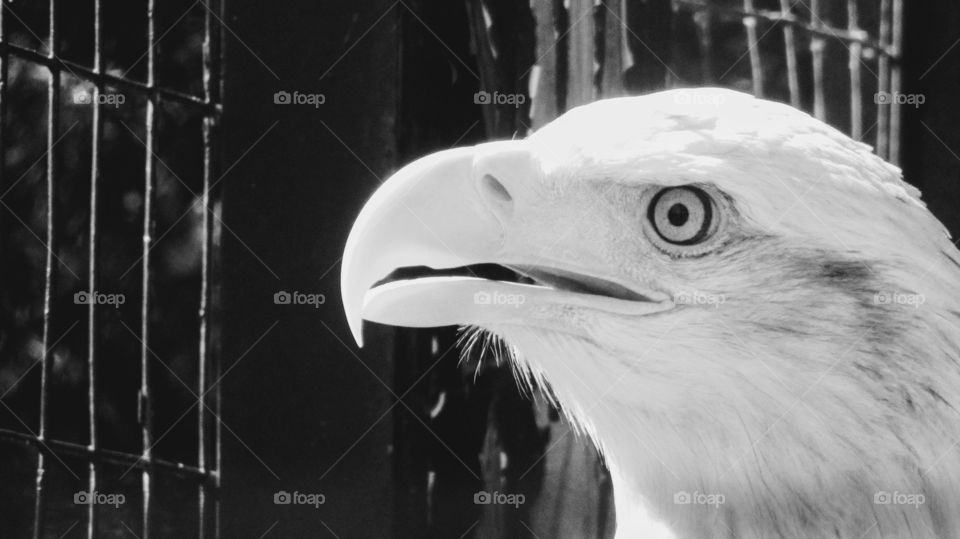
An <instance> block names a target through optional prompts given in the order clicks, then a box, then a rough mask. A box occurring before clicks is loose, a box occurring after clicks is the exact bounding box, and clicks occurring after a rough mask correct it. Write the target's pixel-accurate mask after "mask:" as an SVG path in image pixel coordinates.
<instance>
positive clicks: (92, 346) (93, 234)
mask: <svg viewBox="0 0 960 539" xmlns="http://www.w3.org/2000/svg"><path fill="white" fill-rule="evenodd" d="M100 1H101V0H94V3H93V70H94V71H95V72H97V73H100V72H101V71H102V70H103V18H102V12H101V10H100V7H101V6H100ZM101 91H102V86H101V83H99V82H97V83H95V84H94V86H93V99H92V100H91V102H92V103H93V106H92V115H93V117H92V120H91V129H90V132H91V136H90V223H89V224H90V232H89V236H90V237H89V240H88V242H89V250H88V255H87V256H88V257H89V260H88V268H87V290H90V291H94V290H96V289H97V271H98V267H97V255H98V248H97V247H98V242H97V213H98V203H97V200H98V196H97V195H98V193H97V190H98V188H99V184H100V151H101V142H102V141H101V140H100V138H101V129H102V124H103V118H102V117H101V115H100V107H99V106H98V105H97V104H98V103H99V99H100V92H101ZM87 415H88V418H89V427H88V436H89V448H90V452H91V453H96V451H97V448H98V447H99V444H98V440H97V309H96V305H94V303H93V302H90V304H88V305H87ZM87 465H88V469H87V474H88V478H87V492H96V491H97V464H96V462H95V461H93V460H91V461H90V462H88V463H87ZM96 533H97V505H96V504H93V503H91V504H90V505H88V506H87V537H88V538H90V539H92V538H93V537H95V536H96Z"/></svg>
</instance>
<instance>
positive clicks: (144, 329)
mask: <svg viewBox="0 0 960 539" xmlns="http://www.w3.org/2000/svg"><path fill="white" fill-rule="evenodd" d="M155 2H156V0H148V2H147V46H148V47H149V48H148V49H147V86H149V88H150V93H149V95H148V99H147V111H146V146H147V148H146V164H145V166H144V182H143V275H142V289H143V299H142V302H141V309H140V316H141V321H140V339H141V342H142V344H141V348H140V413H141V416H140V422H141V436H142V439H143V442H142V443H143V455H142V458H143V461H144V463H146V466H144V468H143V485H142V486H143V535H142V537H143V539H149V537H150V521H151V516H152V515H151V495H152V485H151V479H152V478H151V475H152V471H153V460H152V458H153V404H152V402H151V396H150V362H149V358H150V348H149V343H150V289H151V287H150V248H151V247H152V244H153V187H154V181H155V178H154V174H155V170H156V168H155V163H154V158H153V156H154V154H155V153H156V152H155V146H156V134H155V133H154V124H155V122H156V115H157V111H156V108H157V100H158V99H159V96H158V94H157V92H156V91H154V90H155V86H154V85H155V84H156V26H157V21H156V16H155V11H154V8H155Z"/></svg>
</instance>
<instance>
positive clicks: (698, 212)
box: [647, 185, 715, 245]
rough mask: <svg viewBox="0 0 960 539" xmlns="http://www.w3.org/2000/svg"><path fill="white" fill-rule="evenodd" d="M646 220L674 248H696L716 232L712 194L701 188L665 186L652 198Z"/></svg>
mask: <svg viewBox="0 0 960 539" xmlns="http://www.w3.org/2000/svg"><path fill="white" fill-rule="evenodd" d="M647 219H648V220H649V221H650V224H651V225H652V226H653V230H654V232H656V234H657V236H659V237H660V239H662V240H663V241H665V242H667V243H670V244H672V245H696V244H698V243H701V242H703V241H705V240H707V239H708V238H709V237H710V235H711V234H712V233H713V231H714V230H715V227H714V223H713V220H714V207H713V201H712V200H711V198H710V195H708V194H707V193H706V191H704V190H703V189H700V188H699V187H694V186H691V185H685V186H680V187H665V188H663V189H662V190H660V191H659V192H658V193H657V194H655V195H654V196H653V198H652V199H651V200H650V206H649V207H648V208H647Z"/></svg>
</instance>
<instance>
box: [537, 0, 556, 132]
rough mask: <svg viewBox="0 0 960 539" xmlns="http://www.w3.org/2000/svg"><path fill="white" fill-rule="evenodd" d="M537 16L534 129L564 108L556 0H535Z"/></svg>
mask: <svg viewBox="0 0 960 539" xmlns="http://www.w3.org/2000/svg"><path fill="white" fill-rule="evenodd" d="M532 9H533V17H534V19H535V20H536V24H537V27H536V36H537V37H536V39H537V41H536V43H537V45H536V58H537V66H536V67H535V68H534V69H535V73H536V77H535V78H534V81H533V82H534V84H535V86H533V88H534V94H533V105H532V106H531V116H532V121H533V125H532V127H533V129H540V128H541V127H543V126H544V125H546V124H547V123H548V122H550V121H551V120H553V119H554V118H556V117H557V111H558V110H559V109H560V101H559V99H558V93H559V89H560V87H559V79H560V77H559V73H560V69H559V61H558V58H559V55H558V54H557V52H558V51H557V48H558V47H560V46H561V44H560V43H557V36H559V35H560V34H561V32H560V31H559V29H558V28H557V22H558V17H557V14H556V11H555V10H556V4H555V2H553V1H552V0H539V1H535V2H533V4H532Z"/></svg>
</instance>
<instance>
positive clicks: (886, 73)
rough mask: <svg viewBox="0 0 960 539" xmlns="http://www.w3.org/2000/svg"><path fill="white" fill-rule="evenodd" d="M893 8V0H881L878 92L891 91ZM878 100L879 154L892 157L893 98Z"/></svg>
mask: <svg viewBox="0 0 960 539" xmlns="http://www.w3.org/2000/svg"><path fill="white" fill-rule="evenodd" d="M893 22H894V21H893V9H892V4H891V0H882V1H881V2H880V48H881V50H880V59H879V63H880V75H879V76H880V81H879V84H878V87H877V94H878V95H880V96H884V95H887V94H888V93H889V92H890V51H891V47H890V35H891V33H892V32H891V27H892V26H893ZM876 101H877V155H879V156H880V157H883V158H885V159H889V158H890V108H891V107H892V105H891V104H890V101H891V100H886V101H882V100H879V99H878V100H876Z"/></svg>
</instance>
